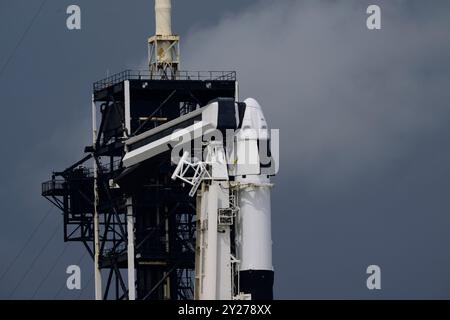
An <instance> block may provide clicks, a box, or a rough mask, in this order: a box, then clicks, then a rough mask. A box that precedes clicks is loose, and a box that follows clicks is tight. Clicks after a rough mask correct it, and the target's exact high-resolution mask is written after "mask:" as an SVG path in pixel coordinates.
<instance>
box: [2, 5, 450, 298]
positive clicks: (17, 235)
mask: <svg viewBox="0 0 450 320" xmlns="http://www.w3.org/2000/svg"><path fill="white" fill-rule="evenodd" d="M173 2H174V30H175V31H176V32H177V33H179V34H180V35H181V36H182V61H183V69H188V70H196V69H201V70H202V69H203V70H208V69H211V70H221V69H224V70H237V71H238V77H239V81H240V89H241V98H242V99H244V98H246V97H248V96H251V97H254V98H256V99H258V100H259V101H260V103H261V104H262V106H263V109H264V112H265V115H266V118H267V120H268V122H269V125H270V126H271V127H273V128H279V129H280V134H281V171H280V173H279V175H278V176H277V178H276V179H275V182H276V188H275V189H274V193H273V200H272V205H273V211H272V212H273V240H274V264H275V272H276V274H275V295H276V297H277V298H288V299H296V298H450V276H449V275H448V274H449V273H448V270H449V269H450V250H449V246H450V197H449V196H448V195H447V193H448V192H449V190H450V179H449V178H450V151H449V149H448V147H447V146H448V145H449V142H450V126H449V124H450V120H449V119H450V109H449V107H450V90H449V88H450V37H449V34H448V33H449V30H450V3H449V2H448V1H433V2H432V3H430V2H425V1H420V0H417V1H415V0H408V1H406V0H405V1H400V0H399V1H375V0H373V1H370V2H369V1H356V0H355V1H350V0H346V1H343V0H342V1H300V0H298V1H289V0H287V1H251V0H246V1H242V0H239V1H237V0H236V1H230V0H229V1H207V0H191V1H181V0H178V1H177V0H174V1H173ZM40 3H41V2H40V1H37V0H35V1H22V0H14V1H12V0H0V37H1V39H2V47H1V48H2V50H0V68H2V67H3V66H5V65H6V68H4V71H3V72H1V70H2V69H0V72H1V73H0V88H1V89H0V101H1V105H2V108H3V110H4V112H5V113H6V114H5V115H4V117H3V119H4V121H3V125H2V126H1V129H0V130H1V134H2V136H3V139H2V140H1V142H0V143H1V144H2V146H1V147H2V150H3V153H2V158H1V160H0V161H1V163H2V169H1V170H0V178H1V180H2V181H3V183H2V184H1V185H0V199H1V200H2V201H1V203H0V213H1V214H2V223H1V224H0V243H1V244H0V254H1V256H2V259H1V260H0V276H1V275H2V273H3V272H4V270H5V269H6V268H7V266H8V265H9V263H10V261H11V260H12V259H13V258H14V256H15V255H16V254H17V252H18V250H20V249H21V248H22V247H23V245H24V244H25V242H26V240H27V238H28V236H29V235H30V234H31V232H32V231H33V229H34V228H35V226H36V225H37V224H38V223H39V222H40V221H41V219H42V217H44V216H45V214H46V213H47V212H48V210H49V209H50V208H51V206H50V204H48V203H46V200H45V199H43V198H42V197H40V183H41V182H42V181H44V180H46V179H48V178H49V174H50V172H51V170H54V169H63V168H65V167H67V166H69V165H70V164H71V163H72V162H74V161H76V160H78V159H79V158H81V155H82V149H83V147H84V146H85V145H87V144H89V141H90V119H89V118H90V103H89V100H90V94H91V85H92V82H94V81H96V80H99V79H101V78H103V77H104V76H105V75H106V73H107V72H109V73H115V72H120V71H122V70H123V69H126V68H133V67H135V66H139V65H142V62H143V61H144V60H145V55H146V39H147V37H148V36H149V35H151V34H152V32H153V23H154V22H153V11H152V6H153V4H152V1H150V0H134V1H111V0H108V1H106V0H96V1H75V2H72V1H71V2H69V1H56V0H48V1H47V2H46V3H45V5H44V7H43V9H42V11H41V12H40V13H39V15H38V16H37V17H36V19H35V20H34V23H33V24H32V26H31V28H30V29H29V30H28V32H26V33H25V31H26V30H27V27H28V26H29V24H30V21H32V19H33V16H34V15H35V13H36V12H37V10H38V8H39V5H40ZM72 3H77V4H78V5H80V6H81V9H82V30H81V31H68V30H67V29H66V27H65V19H66V14H65V9H66V7H67V6H68V5H69V4H72ZM369 3H370V4H379V5H381V8H382V30H380V31H369V30H367V28H366V26H365V20H366V17H367V16H366V14H365V10H366V8H367V6H368V4H369ZM24 34H25V37H23V38H22V36H23V35H24ZM21 39H22V41H20V40H21ZM18 44H19V46H18ZM16 47H17V49H16V50H15V48H16ZM9 57H11V59H9ZM7 62H8V63H7ZM6 63H7V64H6ZM58 226H59V227H60V229H59V231H60V232H59V231H57V232H58V233H57V234H56V236H55V237H54V238H53V239H52V240H51V241H50V243H49V246H48V247H47V249H46V250H45V252H44V253H43V254H42V255H40V256H39V258H38V259H36V260H35V263H34V268H33V269H32V270H30V271H29V272H27V270H28V268H29V266H30V265H31V264H32V262H33V261H34V259H35V257H36V256H37V255H38V254H39V250H40V249H41V248H42V247H43V246H44V244H45V242H46V241H47V239H48V238H49V237H50V236H51V235H52V234H53V232H54V230H56V229H55V228H58ZM66 246H67V249H66V251H63V250H64V249H65V247H66ZM61 252H63V255H62V258H61V259H58V257H59V255H60V254H61ZM83 253H84V250H83V248H82V247H81V245H78V244H69V245H64V244H63V242H62V218H61V216H60V214H59V213H57V211H56V209H54V210H53V212H52V213H51V214H50V215H49V217H48V218H47V219H46V220H45V221H44V222H43V226H42V227H41V228H40V229H39V232H38V233H37V234H36V235H35V237H34V238H33V240H32V241H31V243H30V244H29V245H28V247H27V249H26V250H25V252H24V254H23V255H22V256H21V257H20V258H19V259H18V261H17V262H16V263H15V264H14V266H13V268H12V269H11V271H10V272H9V273H8V274H7V275H6V276H5V277H4V279H2V280H1V281H0V298H4V299H6V298H9V297H13V298H31V297H32V296H33V294H34V292H35V291H36V289H37V288H38V287H39V290H38V291H37V292H36V295H35V298H42V299H51V298H54V297H55V296H57V294H58V292H59V296H58V297H59V298H78V296H79V292H75V293H71V292H67V291H66V290H65V289H62V290H61V291H60V288H61V287H62V286H63V285H64V282H65V276H66V275H65V267H66V266H67V265H70V264H78V262H79V260H80V257H83ZM56 260H59V261H58V263H57V264H56V266H55V268H54V269H51V268H53V266H54V262H55V261H56ZM370 264H377V265H379V266H380V267H381V270H382V290H381V291H376V292H374V291H369V290H367V288H366V286H365V284H366V277H367V275H366V274H365V270H366V267H367V266H368V265H370ZM82 267H83V269H82V270H83V274H82V276H83V278H82V282H83V284H84V285H85V286H86V283H87V282H88V281H89V279H90V278H91V274H92V272H91V270H92V265H91V263H90V261H89V257H87V256H85V257H84V259H83V260H82ZM49 268H50V271H52V272H51V273H50V276H49V277H48V279H46V282H45V283H44V284H43V285H42V286H39V284H40V283H41V282H42V279H43V278H44V277H45V276H46V274H47V272H48V271H49ZM23 275H27V277H26V278H25V279H23V281H22V282H20V281H21V279H22V278H23ZM18 284H20V285H19V286H18ZM16 286H17V289H16V290H15V291H14V289H15V287H16ZM91 287H92V282H91V283H90V284H89V287H86V289H85V290H84V291H83V292H82V293H81V297H83V298H90V297H92V288H91ZM13 292H14V294H12V293H13Z"/></svg>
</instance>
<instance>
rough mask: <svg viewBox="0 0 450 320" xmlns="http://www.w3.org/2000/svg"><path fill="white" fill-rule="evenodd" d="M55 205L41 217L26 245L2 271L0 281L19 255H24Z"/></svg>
mask: <svg viewBox="0 0 450 320" xmlns="http://www.w3.org/2000/svg"><path fill="white" fill-rule="evenodd" d="M52 210H53V207H51V208H50V209H49V210H48V211H47V213H46V214H45V216H44V217H43V218H42V219H41V221H40V222H39V224H38V225H37V226H36V227H35V228H34V230H33V232H32V233H31V235H30V236H29V237H28V239H27V241H26V242H25V245H24V246H23V247H22V249H20V251H19V253H17V255H16V256H15V257H14V259H13V260H12V261H11V263H10V264H9V265H8V267H7V268H6V270H5V271H4V272H3V273H2V276H1V277H0V282H1V281H2V280H3V278H4V277H5V276H6V274H7V273H8V272H9V270H11V268H12V266H13V265H14V264H15V263H16V262H17V259H19V257H20V256H21V255H22V253H24V251H25V249H26V248H27V247H28V245H29V244H30V242H31V240H32V239H33V238H34V236H35V235H36V233H37V231H38V230H39V229H40V227H41V226H42V224H43V223H44V221H45V220H46V219H47V217H48V216H49V215H50V213H51V212H52Z"/></svg>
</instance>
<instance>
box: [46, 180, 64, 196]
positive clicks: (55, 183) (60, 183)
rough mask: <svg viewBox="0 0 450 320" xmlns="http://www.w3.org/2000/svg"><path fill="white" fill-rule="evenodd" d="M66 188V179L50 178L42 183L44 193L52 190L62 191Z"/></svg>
mask: <svg viewBox="0 0 450 320" xmlns="http://www.w3.org/2000/svg"><path fill="white" fill-rule="evenodd" d="M64 189H65V181H64V180H50V181H47V182H44V183H43V184H42V194H47V193H49V192H51V191H57V190H58V191H61V190H64Z"/></svg>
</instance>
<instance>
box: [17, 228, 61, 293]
mask: <svg viewBox="0 0 450 320" xmlns="http://www.w3.org/2000/svg"><path fill="white" fill-rule="evenodd" d="M59 228H60V226H59V224H58V225H57V226H56V228H55V230H54V232H53V233H52V235H51V236H50V238H48V240H47V242H46V243H45V245H44V246H43V247H42V248H41V250H40V251H39V253H38V254H37V255H36V256H35V257H34V259H33V262H31V264H30V266H29V267H28V269H27V271H26V272H25V274H24V275H23V276H22V278H21V279H20V281H19V283H17V285H16V286H15V288H14V290H13V291H12V292H11V294H10V295H9V297H8V298H9V299H10V298H11V297H12V296H13V295H14V293H15V292H16V290H17V289H18V288H19V286H20V285H21V284H22V282H23V281H24V280H25V278H26V277H27V276H28V274H29V273H30V271H31V270H32V269H33V267H34V265H35V263H36V261H37V260H38V259H39V258H40V257H41V255H42V253H43V252H44V251H45V249H47V247H48V245H49V244H50V241H51V240H52V239H53V237H54V236H55V235H56V234H57V232H58V231H59Z"/></svg>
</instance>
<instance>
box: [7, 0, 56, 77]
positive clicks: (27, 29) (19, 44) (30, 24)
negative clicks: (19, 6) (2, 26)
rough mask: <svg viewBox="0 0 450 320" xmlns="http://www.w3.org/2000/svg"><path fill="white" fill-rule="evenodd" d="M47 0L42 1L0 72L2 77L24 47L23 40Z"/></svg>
mask: <svg viewBox="0 0 450 320" xmlns="http://www.w3.org/2000/svg"><path fill="white" fill-rule="evenodd" d="M46 2H47V0H42V2H41V5H40V6H39V8H38V10H37V11H36V13H35V14H34V16H33V18H32V19H31V21H30V23H29V24H28V26H27V28H26V29H25V31H24V33H23V34H22V36H21V37H20V39H19V42H17V44H16V46H15V47H14V50H13V51H12V52H11V54H10V55H9V57H8V59H6V62H5V64H4V65H3V67H2V69H1V70H0V77H1V76H2V75H3V72H5V70H6V68H7V67H8V65H9V63H10V62H11V60H12V58H13V57H14V55H15V54H16V52H17V50H18V49H19V47H20V46H21V45H22V42H23V40H25V38H26V36H27V34H28V32H29V31H30V30H31V27H32V26H33V24H34V22H35V21H36V19H37V17H38V16H39V14H40V13H41V11H42V9H43V8H44V5H45V3H46Z"/></svg>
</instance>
